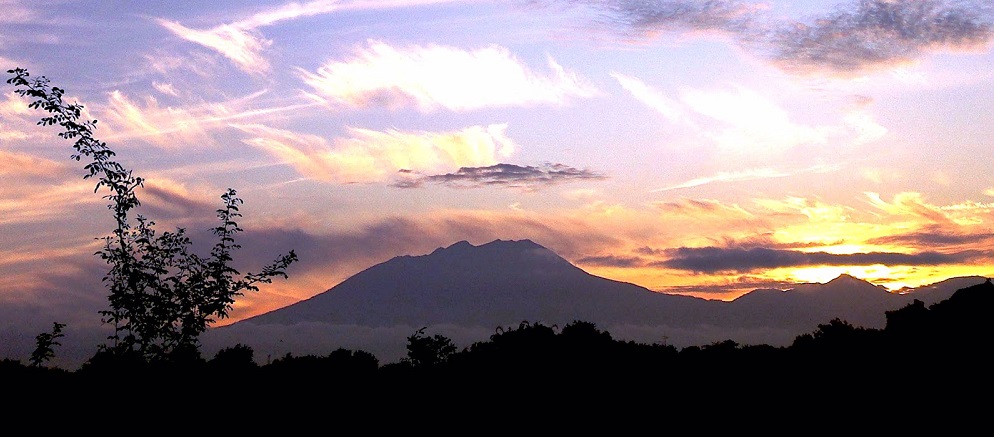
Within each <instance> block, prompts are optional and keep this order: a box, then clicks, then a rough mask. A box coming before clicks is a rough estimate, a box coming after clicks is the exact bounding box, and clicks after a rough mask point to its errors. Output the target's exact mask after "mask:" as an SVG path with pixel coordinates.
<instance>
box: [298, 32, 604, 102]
mask: <svg viewBox="0 0 994 437" xmlns="http://www.w3.org/2000/svg"><path fill="white" fill-rule="evenodd" d="M548 68H549V71H548V72H547V73H541V72H537V71H535V70H533V69H531V68H530V67H528V66H527V65H525V64H524V63H522V62H521V61H520V60H518V59H516V58H515V57H514V56H513V55H512V54H511V53H510V52H509V51H508V50H507V49H505V48H503V47H499V46H489V47H484V48H481V49H476V50H463V49H459V48H455V47H449V46H440V45H428V46H410V47H403V48H398V47H394V46H391V45H389V44H387V43H384V42H379V41H370V42H369V45H368V47H365V48H360V49H358V50H357V53H356V55H355V56H354V57H353V58H351V59H347V60H344V61H332V62H328V63H326V64H325V65H324V66H323V67H321V68H319V69H318V70H317V72H316V73H311V72H308V71H305V70H298V72H299V74H300V76H301V77H302V79H303V80H304V82H306V83H307V84H308V85H310V86H311V87H312V88H313V89H314V91H315V93H316V96H317V97H319V98H321V99H323V100H324V101H325V102H326V103H327V104H328V105H329V106H332V107H339V106H347V107H387V108H400V107H407V106H414V107H417V108H419V109H421V110H423V111H431V110H435V109H438V108H444V109H448V110H451V111H466V110H472V109H479V108H484V107H492V106H530V105H546V104H551V105H560V104H564V103H565V102H566V101H567V100H568V99H570V98H574V97H575V98H586V97H592V96H595V95H598V94H599V91H598V90H597V89H596V88H594V87H593V85H590V84H588V83H587V82H586V81H584V80H583V79H582V78H580V77H579V76H578V75H577V74H575V73H573V72H570V71H567V70H566V69H565V68H563V67H562V66H561V65H559V64H558V63H557V62H556V61H555V60H553V59H552V58H549V60H548Z"/></svg>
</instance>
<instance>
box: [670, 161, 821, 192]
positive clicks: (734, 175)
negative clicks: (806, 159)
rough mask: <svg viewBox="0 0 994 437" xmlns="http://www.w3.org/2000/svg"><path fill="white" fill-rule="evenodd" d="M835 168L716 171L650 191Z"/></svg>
mask: <svg viewBox="0 0 994 437" xmlns="http://www.w3.org/2000/svg"><path fill="white" fill-rule="evenodd" d="M836 170H838V167H837V166H830V165H816V166H813V167H808V168H805V169H801V170H796V171H782V170H776V169H772V168H761V169H754V170H744V171H736V172H718V173H717V174H715V175H713V176H705V177H700V178H694V179H691V180H688V181H685V182H681V183H678V184H674V185H670V186H667V187H663V188H657V189H655V190H652V191H651V192H653V193H656V192H661V191H670V190H677V189H681V188H693V187H698V186H701V185H707V184H711V183H715V182H744V181H753V180H760V179H774V178H784V177H789V176H794V175H797V174H804V173H828V172H832V171H836Z"/></svg>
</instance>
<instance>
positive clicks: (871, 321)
mask: <svg viewBox="0 0 994 437" xmlns="http://www.w3.org/2000/svg"><path fill="white" fill-rule="evenodd" d="M984 280H985V278H982V277H964V278H956V279H954V280H949V281H944V282H942V283H938V284H934V285H932V286H928V287H922V288H920V289H915V290H905V293H903V294H898V293H890V292H888V291H887V290H886V289H884V288H882V287H878V286H874V285H872V284H870V283H868V282H866V281H862V280H860V279H857V278H854V277H851V276H847V275H843V276H840V277H838V278H836V279H835V280H833V281H831V282H828V283H826V284H803V285H799V286H797V287H795V288H793V289H791V290H787V291H781V290H764V289H760V290H755V291H752V292H750V293H747V294H746V295H743V296H741V297H739V298H738V299H736V300H734V301H732V302H723V301H712V300H706V299H700V298H695V297H689V296H678V295H669V294H663V293H658V292H654V291H651V290H649V289H647V288H644V287H641V286H638V285H635V284H631V283H626V282H619V281H614V280H610V279H606V278H602V277H599V276H595V275H591V274H589V273H587V272H585V271H583V270H582V269H580V268H578V267H576V266H574V265H572V264H571V263H570V262H568V261H567V260H565V259H563V258H562V257H560V256H559V255H557V254H556V253H554V252H552V251H551V250H549V249H547V248H545V247H543V246H541V245H539V244H537V243H535V242H533V241H530V240H520V241H505V240H495V241H492V242H490V243H486V244H482V245H479V246H474V245H472V244H470V243H469V242H466V241H460V242H458V243H455V244H453V245H451V246H449V247H445V248H438V249H436V250H435V251H434V252H432V253H430V254H427V255H420V256H398V257H395V258H392V259H390V260H388V261H386V262H383V263H380V264H377V265H375V266H372V267H370V268H368V269H366V270H364V271H362V272H359V273H357V274H356V275H354V276H352V277H350V278H348V279H346V280H345V281H343V282H342V283H340V284H338V285H336V286H335V287H333V288H331V289H329V290H327V291H325V292H323V293H320V294H318V295H315V296H314V297H312V298H310V299H307V300H304V301H301V302H297V303H295V304H292V305H289V306H287V307H284V308H280V309H277V310H274V311H270V312H268V313H265V314H261V315H258V316H255V317H251V318H248V319H245V320H242V321H239V322H237V323H234V324H232V325H229V326H225V327H219V328H215V329H212V330H210V331H208V333H206V334H205V335H204V337H203V341H204V346H205V352H207V351H209V350H210V348H212V347H214V348H217V347H222V346H228V345H231V344H234V343H242V344H246V345H250V346H252V347H253V348H254V349H255V350H256V351H257V353H258V354H259V355H257V356H261V357H267V356H268V357H272V356H279V355H282V354H285V353H288V352H289V353H293V354H308V353H315V354H324V353H327V352H328V351H330V350H333V349H335V348H338V347H346V348H351V349H361V350H366V351H369V352H372V353H374V354H375V355H377V356H378V357H380V359H381V360H382V361H384V362H391V361H395V360H397V359H399V358H401V357H403V355H404V353H405V346H406V338H407V336H409V335H411V334H412V333H413V332H414V331H415V330H417V329H419V328H422V327H428V328H429V330H428V332H430V333H440V334H443V335H446V336H447V337H449V338H451V339H452V340H453V341H454V342H455V343H456V344H458V345H460V346H469V345H470V344H471V343H472V342H475V341H481V340H485V339H486V338H487V337H488V336H489V335H490V334H492V333H493V332H494V330H495V329H496V328H497V327H507V326H517V325H518V324H519V323H521V322H523V321H527V322H533V323H534V322H541V323H544V324H547V325H558V326H564V325H565V324H567V323H569V322H571V321H574V320H582V321H588V322H592V323H595V324H596V325H597V326H598V327H599V328H601V329H605V330H607V331H609V332H611V333H612V335H614V336H615V337H616V338H620V339H627V340H633V341H639V342H646V343H658V342H663V343H667V344H672V345H674V346H677V347H685V346H692V345H705V344H710V343H713V342H718V341H723V340H734V341H736V342H739V343H741V344H769V345H774V346H776V345H787V344H790V342H792V341H793V339H794V338H795V337H796V336H797V335H800V334H804V333H809V332H811V331H814V330H815V329H816V328H817V326H818V324H819V323H825V322H827V321H829V320H831V319H833V318H840V319H843V320H846V321H848V322H849V323H852V324H853V325H857V326H863V327H867V328H883V327H884V325H885V322H886V320H885V312H886V311H889V310H895V309H898V308H901V307H903V306H905V305H907V304H908V303H910V302H912V300H913V299H918V300H921V301H923V302H925V303H926V304H932V303H935V302H939V301H941V300H944V299H946V298H948V297H949V296H951V295H952V294H953V292H955V291H956V290H957V289H959V288H963V287H968V286H971V285H976V284H979V283H983V282H984Z"/></svg>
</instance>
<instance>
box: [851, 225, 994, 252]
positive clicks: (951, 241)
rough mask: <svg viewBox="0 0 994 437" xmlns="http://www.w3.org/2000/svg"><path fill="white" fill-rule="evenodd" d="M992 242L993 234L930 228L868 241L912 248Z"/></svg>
mask: <svg viewBox="0 0 994 437" xmlns="http://www.w3.org/2000/svg"><path fill="white" fill-rule="evenodd" d="M990 240H994V232H976V233H964V232H950V231H945V230H943V229H942V228H941V227H938V226H931V227H928V228H926V229H923V230H921V231H918V232H908V233H903V234H895V235H888V236H884V237H877V238H873V239H870V240H868V241H867V242H868V243H870V244H906V245H911V246H914V247H948V246H959V245H968V244H977V243H981V242H985V241H990Z"/></svg>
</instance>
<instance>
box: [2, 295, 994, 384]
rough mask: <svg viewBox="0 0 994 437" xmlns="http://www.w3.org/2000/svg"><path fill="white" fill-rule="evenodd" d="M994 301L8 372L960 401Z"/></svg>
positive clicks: (980, 377) (6, 372)
mask: <svg viewBox="0 0 994 437" xmlns="http://www.w3.org/2000/svg"><path fill="white" fill-rule="evenodd" d="M992 299H994V285H992V284H991V283H990V282H989V281H988V282H987V283H985V284H980V285H977V286H973V287H969V288H965V289H961V290H959V291H957V292H956V293H955V294H954V295H952V297H950V298H949V299H948V300H946V301H942V302H939V303H936V304H934V305H931V306H930V307H926V306H925V305H924V304H923V303H922V302H921V301H917V300H916V301H914V303H912V304H909V305H907V306H906V307H904V308H901V309H898V310H895V311H890V312H887V314H886V318H887V324H886V327H885V328H884V329H867V328H862V327H857V326H853V325H851V324H849V323H848V322H846V321H844V320H840V319H834V320H830V321H827V322H826V323H825V324H822V325H819V327H818V329H817V330H816V331H814V332H812V333H808V334H803V335H800V336H798V337H797V338H796V339H795V340H794V342H793V344H791V345H790V346H787V347H773V346H769V345H740V344H738V343H736V342H734V341H732V340H726V341H722V342H717V343H713V344H709V345H701V346H692V347H685V348H682V349H678V348H676V347H674V346H672V345H666V344H645V343H637V342H632V341H622V340H618V339H615V338H613V337H612V336H611V334H610V333H609V332H606V331H604V330H601V329H599V328H598V327H597V326H596V325H595V324H593V323H589V322H585V321H574V322H572V323H569V324H567V325H566V326H563V327H558V326H555V325H553V326H549V325H546V324H542V323H529V322H521V323H520V324H519V325H518V326H510V327H498V328H497V329H496V330H495V332H494V334H493V335H491V336H490V338H489V340H487V341H481V342H477V343H474V344H472V345H470V346H468V347H464V348H461V349H459V348H457V347H456V346H455V345H454V344H453V343H452V342H451V341H450V340H449V339H448V338H446V337H444V336H441V335H434V336H429V335H426V334H424V329H422V330H419V331H417V332H415V333H414V334H412V335H411V336H410V337H408V354H407V357H406V358H405V359H403V360H400V361H398V362H395V363H381V362H379V360H378V359H377V358H376V357H375V356H373V355H372V354H370V353H368V352H365V351H361V350H347V349H338V350H335V351H332V352H331V353H329V354H328V355H325V356H316V355H304V356H293V355H291V354H287V355H286V356H283V357H279V358H277V359H274V360H271V361H270V362H268V363H266V364H261V365H260V364H258V363H257V361H256V359H255V358H256V357H255V356H254V351H253V350H252V349H251V348H249V347H247V346H244V345H240V344H239V345H233V346H231V347H228V348H225V349H222V350H220V351H219V352H218V353H217V354H216V355H215V356H213V357H210V358H204V357H202V356H201V355H200V353H199V351H197V350H195V349H190V350H185V351H183V350H179V351H177V352H175V353H174V354H172V355H171V356H170V357H169V358H168V359H164V360H162V361H159V362H147V361H145V360H144V359H142V358H141V357H140V356H137V355H135V356H121V355H119V354H113V353H111V352H100V353H97V354H95V355H94V356H93V357H92V358H91V359H90V360H88V361H87V362H86V363H85V364H84V365H83V366H82V367H81V368H80V369H78V370H75V371H66V370H62V369H57V368H46V367H43V366H35V365H26V364H23V363H21V362H19V361H16V360H11V359H6V360H3V361H0V380H2V381H4V382H5V386H6V387H7V388H8V394H9V393H11V391H10V390H9V389H10V388H11V387H13V386H15V385H16V386H17V387H24V388H25V391H26V392H32V393H36V394H40V393H46V392H50V391H57V390H63V391H64V390H67V389H79V391H80V392H81V393H82V392H89V391H90V390H92V391H93V392H99V391H100V390H101V389H106V387H110V386H115V385H117V384H122V383H126V384H128V385H129V386H130V387H133V389H132V390H134V391H135V392H142V393H153V392H155V391H157V390H162V391H170V390H184V389H186V388H197V389H199V390H216V391H217V392H223V393H226V396H238V395H239V394H247V393H253V394H257V395H258V394H263V393H269V394H272V393H284V394H290V393H298V392H301V391H304V392H311V393H321V394H323V395H326V396H342V395H343V393H349V394H351V395H356V394H358V393H365V394H368V395H370V396H376V397H377V398H378V399H380V401H381V402H382V401H383V400H389V401H391V402H397V403H404V402H415V403H416V402H417V397H418V394H421V395H424V394H425V393H447V394H451V395H453V396H454V397H453V399H456V398H458V396H464V399H469V398H468V397H465V396H477V397H479V396H483V395H484V394H487V395H490V396H501V395H514V396H521V397H527V396H543V395H549V394H550V393H558V394H559V395H568V394H569V393H573V394H575V395H580V394H581V393H590V392H591V391H594V392H597V393H611V392H617V391H619V390H625V391H626V393H632V392H643V393H645V394H646V395H648V396H663V395H664V394H665V396H667V399H674V398H673V397H672V396H674V395H675V394H679V396H680V397H679V399H681V400H682V402H694V401H695V400H696V401H705V400H708V399H709V398H711V397H712V396H715V395H716V394H717V393H721V399H722V401H723V402H731V401H735V402H744V401H748V400H749V399H750V398H751V397H753V396H757V395H758V394H764V395H766V396H775V397H777V399H779V401H778V402H793V401H791V399H793V400H797V399H802V397H803V399H810V397H811V396H813V395H815V394H817V396H821V397H823V399H822V400H824V401H828V400H833V399H834V400H838V401H843V400H846V401H847V402H849V401H852V400H856V399H863V400H866V399H874V398H876V397H879V396H881V394H882V393H888V394H890V395H895V394H899V395H907V396H915V395H920V394H921V393H925V392H927V393H930V394H933V395H934V394H936V393H940V394H948V395H953V394H955V393H954V392H953V391H954V390H959V389H962V388H964V387H972V388H974V389H981V388H984V389H986V388H989V387H990V378H989V376H988V373H989V371H988V369H990V368H991V367H990V363H991V359H990V358H989V356H990V353H991V352H992V350H991V349H992V347H991V345H992V337H991V331H992V327H991V322H990V315H991V309H992V305H991V300H992ZM15 383H16V384H15ZM120 394H121V393H118V395H120ZM357 399H358V398H357ZM712 401H713V399H712Z"/></svg>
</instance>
